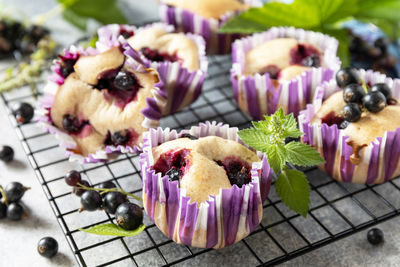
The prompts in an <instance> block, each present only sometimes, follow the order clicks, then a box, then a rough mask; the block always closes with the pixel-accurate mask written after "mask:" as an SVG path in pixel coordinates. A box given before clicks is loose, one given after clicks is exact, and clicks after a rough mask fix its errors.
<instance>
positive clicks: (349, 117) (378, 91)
mask: <svg viewBox="0 0 400 267" xmlns="http://www.w3.org/2000/svg"><path fill="white" fill-rule="evenodd" d="M336 83H337V85H338V86H339V87H340V88H342V89H343V99H344V102H346V105H345V106H344V108H343V110H342V116H343V119H344V120H345V121H347V122H344V123H348V122H356V121H358V120H359V119H360V118H361V114H362V111H363V109H364V110H367V111H369V112H372V113H377V112H379V111H381V110H383V109H384V108H385V107H386V106H387V105H388V104H394V103H396V100H395V99H393V98H392V90H391V89H390V88H389V86H388V85H387V84H385V83H376V84H374V85H372V86H371V87H370V89H369V90H368V88H367V85H366V84H365V83H364V82H363V81H361V79H360V77H359V76H358V74H357V71H356V70H355V69H353V68H349V67H347V68H343V69H341V70H339V71H338V72H337V73H336ZM341 128H346V127H341Z"/></svg>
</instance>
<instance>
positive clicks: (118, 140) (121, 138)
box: [111, 131, 129, 146]
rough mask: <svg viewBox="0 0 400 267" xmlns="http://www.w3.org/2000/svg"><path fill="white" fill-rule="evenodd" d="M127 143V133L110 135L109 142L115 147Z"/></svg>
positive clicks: (120, 132)
mask: <svg viewBox="0 0 400 267" xmlns="http://www.w3.org/2000/svg"><path fill="white" fill-rule="evenodd" d="M128 141H129V132H127V131H118V132H115V133H113V134H112V135H111V142H112V144H113V145H115V146H123V145H125V144H126V143H127V142H128Z"/></svg>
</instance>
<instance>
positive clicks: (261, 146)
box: [238, 128, 270, 152]
mask: <svg viewBox="0 0 400 267" xmlns="http://www.w3.org/2000/svg"><path fill="white" fill-rule="evenodd" d="M238 135H239V137H240V139H241V140H242V141H243V142H244V143H245V144H247V145H248V146H250V147H252V148H254V149H256V150H258V151H261V152H267V150H268V147H269V145H270V143H269V138H268V136H267V135H265V134H263V133H262V132H260V131H258V130H256V129H254V128H250V129H245V130H241V131H239V132H238Z"/></svg>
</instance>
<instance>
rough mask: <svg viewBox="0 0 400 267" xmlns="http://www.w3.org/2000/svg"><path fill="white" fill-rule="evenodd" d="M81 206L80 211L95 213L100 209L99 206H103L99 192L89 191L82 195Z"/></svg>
mask: <svg viewBox="0 0 400 267" xmlns="http://www.w3.org/2000/svg"><path fill="white" fill-rule="evenodd" d="M81 204H82V208H81V209H80V211H82V210H88V211H95V210H97V209H99V208H100V207H101V204H103V200H102V198H101V195H100V193H99V192H97V191H92V190H89V191H86V192H84V193H83V194H82V196H81Z"/></svg>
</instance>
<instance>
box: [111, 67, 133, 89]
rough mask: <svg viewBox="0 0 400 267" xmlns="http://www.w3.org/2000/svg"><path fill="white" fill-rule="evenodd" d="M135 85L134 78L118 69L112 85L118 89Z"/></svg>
mask: <svg viewBox="0 0 400 267" xmlns="http://www.w3.org/2000/svg"><path fill="white" fill-rule="evenodd" d="M133 85H135V79H134V78H133V77H132V76H131V75H130V74H128V73H126V72H123V71H120V72H118V74H117V76H115V79H114V86H115V87H116V88H118V89H120V90H128V89H129V88H130V87H131V86H133Z"/></svg>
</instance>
